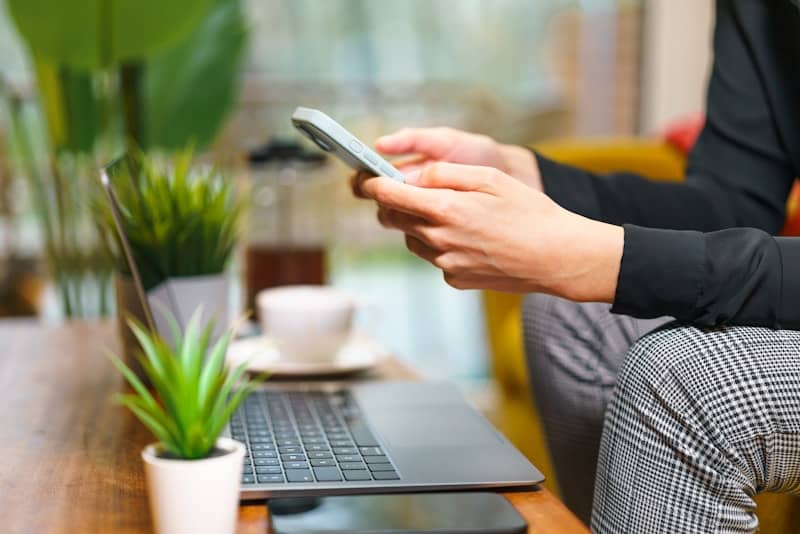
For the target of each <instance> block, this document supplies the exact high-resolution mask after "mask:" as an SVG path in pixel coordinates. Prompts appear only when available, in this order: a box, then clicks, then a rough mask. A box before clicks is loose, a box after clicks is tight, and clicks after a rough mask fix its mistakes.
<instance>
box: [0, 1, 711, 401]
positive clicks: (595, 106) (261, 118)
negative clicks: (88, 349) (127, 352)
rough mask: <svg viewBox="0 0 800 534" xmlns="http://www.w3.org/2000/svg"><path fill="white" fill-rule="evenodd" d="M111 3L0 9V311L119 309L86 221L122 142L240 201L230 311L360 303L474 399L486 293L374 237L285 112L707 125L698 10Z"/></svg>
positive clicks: (482, 126)
mask: <svg viewBox="0 0 800 534" xmlns="http://www.w3.org/2000/svg"><path fill="white" fill-rule="evenodd" d="M119 4H130V5H128V6H127V7H125V6H124V5H123V6H122V7H119ZM111 5H112V4H111V3H103V2H82V1H78V0H19V1H17V0H6V1H4V2H2V3H0V315H2V316H6V317H17V318H21V319H20V320H45V321H62V320H68V319H70V318H75V317H98V316H103V315H108V314H110V313H112V312H113V309H114V306H113V291H111V290H110V289H109V284H110V274H109V273H110V268H109V266H108V262H107V261H106V260H105V259H104V257H103V255H102V254H99V253H97V251H96V249H97V245H98V243H97V237H96V236H95V232H94V230H93V222H92V220H91V216H89V215H87V213H88V212H87V210H86V209H85V206H86V199H87V198H89V197H90V196H91V194H92V191H91V190H92V187H93V184H94V180H95V172H94V169H96V167H97V166H98V165H100V164H102V163H104V162H105V161H108V160H109V159H111V158H112V157H113V156H114V155H116V154H117V153H119V152H120V151H121V150H123V149H124V146H125V144H126V140H127V139H134V140H135V141H136V142H137V144H138V145H139V146H141V147H142V148H144V149H146V150H154V151H158V150H163V151H170V150H175V149H178V148H181V147H183V146H185V145H186V144H192V145H193V146H194V149H195V151H196V153H198V154H199V155H201V156H202V157H203V158H204V159H206V160H208V161H213V162H215V163H217V164H219V165H221V166H223V167H224V168H225V169H226V171H227V172H229V174H230V176H231V179H234V180H237V181H239V182H241V183H242V184H243V185H242V187H243V190H244V191H247V195H248V196H249V199H250V202H251V210H250V213H249V215H248V225H247V229H246V233H245V237H244V239H243V243H242V246H241V251H240V253H239V254H238V255H237V260H236V262H235V263H234V265H232V266H231V268H230V272H231V277H232V278H233V279H234V280H236V281H237V283H236V284H234V287H235V294H234V295H233V296H232V299H233V301H234V302H235V303H237V305H239V306H242V307H245V306H246V305H247V302H248V288H250V291H249V292H250V293H252V292H253V288H254V287H263V286H267V285H273V284H275V283H282V282H297V281H319V282H322V281H328V282H330V283H332V284H333V285H335V286H339V287H343V288H347V289H349V290H352V291H354V292H356V293H358V294H359V295H362V296H363V297H364V298H365V300H367V301H368V302H369V303H370V306H369V309H370V312H369V314H364V315H368V317H364V318H363V319H364V322H363V328H370V329H372V331H373V332H374V335H375V336H376V337H377V338H378V339H379V340H380V342H381V343H382V344H383V345H384V346H385V347H386V348H387V349H388V350H389V351H391V352H392V353H393V354H396V355H397V356H399V357H400V358H402V359H404V360H406V361H408V362H410V363H412V364H413V365H415V366H416V367H417V368H418V369H420V370H421V371H422V372H423V373H425V374H427V375H429V376H431V377H444V378H450V379H455V380H456V381H458V382H460V383H461V384H463V385H464V386H465V387H467V388H474V389H475V391H480V392H489V393H486V394H487V395H490V394H491V393H490V392H491V388H486V387H485V386H486V384H487V383H489V382H488V381H489V380H490V372H489V363H488V362H489V358H488V351H489V348H488V344H487V335H486V329H485V325H484V322H485V321H484V311H483V304H482V300H481V294H480V293H479V292H473V291H466V292H464V291H456V290H453V289H451V288H449V287H448V286H447V285H446V284H444V282H443V281H442V277H441V274H440V273H439V272H437V271H436V270H435V269H433V268H432V267H430V266H429V265H427V264H425V263H423V262H422V261H420V260H417V259H416V258H415V257H413V256H411V255H410V254H409V253H407V252H406V251H405V249H404V247H403V241H402V236H400V235H397V234H395V233H391V232H387V231H385V230H383V229H381V228H380V226H379V225H378V224H377V222H376V220H375V216H374V208H373V206H371V205H370V204H369V203H367V202H364V201H358V200H356V199H353V198H352V197H351V195H350V193H349V190H348V188H347V183H346V179H345V177H346V175H347V171H346V169H344V168H343V167H342V166H341V165H340V164H338V163H337V162H334V161H331V160H329V159H322V157H321V156H320V155H319V154H317V153H316V152H315V149H314V147H313V146H311V145H310V144H307V143H306V142H305V141H303V140H301V139H300V138H299V136H298V135H297V134H296V133H295V131H294V130H293V128H292V127H291V125H290V122H289V116H290V114H291V111H292V110H293V109H294V107H295V106H297V105H304V106H309V107H316V108H319V109H322V110H325V111H326V112H327V113H328V114H330V115H331V116H333V117H334V118H336V119H337V120H338V121H340V122H341V123H342V124H344V125H346V127H348V128H349V129H350V130H351V131H353V133H355V134H356V135H358V136H359V137H361V138H363V139H365V140H372V139H374V138H375V137H376V136H377V135H379V134H382V133H388V132H390V131H392V130H394V129H396V128H399V127H402V126H426V125H431V126H434V125H448V126H453V127H457V128H463V129H467V130H471V131H476V132H482V133H486V134H489V135H492V136H493V137H495V138H496V139H498V140H500V141H503V142H513V143H519V144H535V143H539V142H541V141H543V140H548V139H557V138H558V139H563V138H586V137H591V138H603V139H609V138H614V139H616V138H637V139H638V138H653V137H658V136H660V135H662V134H663V132H664V129H665V128H666V127H667V125H668V124H670V123H671V122H672V121H674V120H676V119H680V118H681V117H685V116H687V115H690V114H693V113H697V112H700V111H701V110H702V106H703V93H704V84H705V79H706V76H707V70H708V62H709V49H710V30H711V25H712V2H711V0H650V1H648V2H640V1H635V0H616V1H615V0H569V1H568V0H536V1H523V0H393V1H391V2H388V1H374V0H373V1H367V0H325V1H321V0H171V1H170V2H166V3H165V2H159V1H154V0H141V1H139V2H127V3H124V2H118V3H115V4H113V6H115V7H114V8H113V9H112V8H111V7H109V6H111ZM104 6H105V8H104ZM43 13H47V14H49V15H48V16H42V14H43ZM51 15H52V16H51ZM297 143H300V147H298V146H297Z"/></svg>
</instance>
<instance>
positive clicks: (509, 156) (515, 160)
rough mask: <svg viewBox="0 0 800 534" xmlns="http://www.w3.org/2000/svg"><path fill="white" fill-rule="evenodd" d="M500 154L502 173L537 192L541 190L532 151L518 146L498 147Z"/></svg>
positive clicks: (540, 181) (540, 180)
mask: <svg viewBox="0 0 800 534" xmlns="http://www.w3.org/2000/svg"><path fill="white" fill-rule="evenodd" d="M500 154H501V158H502V160H503V167H504V168H503V169H502V171H503V172H505V173H506V174H508V175H510V176H513V177H514V178H516V179H517V180H519V181H521V182H523V183H524V184H526V185H528V186H530V187H532V188H534V189H536V190H537V191H541V190H542V179H541V176H540V174H539V166H538V165H537V164H536V157H535V156H534V154H533V151H531V150H528V149H527V148H525V147H521V146H518V145H500Z"/></svg>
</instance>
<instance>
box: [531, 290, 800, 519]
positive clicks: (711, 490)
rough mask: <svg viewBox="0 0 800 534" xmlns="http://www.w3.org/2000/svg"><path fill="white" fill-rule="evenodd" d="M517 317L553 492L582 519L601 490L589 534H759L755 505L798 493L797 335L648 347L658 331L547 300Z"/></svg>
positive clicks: (666, 333)
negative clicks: (760, 497) (769, 496)
mask: <svg viewBox="0 0 800 534" xmlns="http://www.w3.org/2000/svg"><path fill="white" fill-rule="evenodd" d="M523 315H524V326H525V334H526V336H525V339H526V350H527V353H528V354H527V355H528V364H529V371H530V373H531V380H532V382H533V388H534V393H535V394H536V401H537V404H538V407H539V410H540V412H541V413H542V420H543V423H544V426H545V432H546V434H547V438H548V444H549V445H550V448H551V454H552V456H553V459H554V464H555V468H556V472H557V475H558V478H559V483H560V484H561V486H562V492H563V494H564V496H565V500H566V502H567V504H568V505H569V506H570V507H571V508H573V510H575V511H576V512H577V513H578V514H579V516H581V517H582V518H587V519H588V511H589V508H590V507H589V504H588V503H590V502H591V493H592V487H594V507H593V508H594V511H593V515H592V519H591V525H592V530H593V531H595V532H601V533H623V532H633V533H650V532H669V533H675V532H753V531H754V530H756V529H757V526H758V522H757V518H756V516H755V505H754V503H753V500H752V497H753V495H755V494H756V493H757V492H760V491H774V492H791V493H795V494H800V332H793V331H773V330H768V329H762V328H721V329H714V330H705V331H703V330H699V329H696V328H692V327H675V328H669V325H667V327H662V329H660V330H657V331H655V332H653V333H650V334H647V335H644V334H646V333H647V332H648V330H650V329H652V328H654V327H657V326H659V324H661V323H663V322H664V321H663V320H653V321H640V320H637V319H633V318H630V317H624V316H617V315H612V314H610V313H609V312H608V306H606V305H601V304H577V303H573V302H569V301H565V300H562V299H557V298H554V297H548V296H544V295H535V296H529V297H528V298H527V299H526V303H525V308H524V314H523ZM642 335H644V337H642V338H641V339H640V340H639V341H638V342H636V343H635V344H633V346H632V347H631V348H630V350H627V348H628V347H629V346H630V344H631V343H633V342H634V340H636V338H637V337H639V336H642ZM623 361H624V364H623ZM620 365H621V369H620ZM610 378H611V382H616V387H613V388H610V387H609V382H610V380H609V379H610ZM609 399H610V404H608V405H607V402H608V401H609ZM603 413H605V423H604V425H602V414H603ZM601 428H602V429H603V430H602V440H600V432H601ZM598 448H599V460H597V458H598V456H597V455H598ZM595 461H597V479H596V482H595V480H594V477H593V474H594V469H593V468H594V462H595ZM590 464H591V465H590Z"/></svg>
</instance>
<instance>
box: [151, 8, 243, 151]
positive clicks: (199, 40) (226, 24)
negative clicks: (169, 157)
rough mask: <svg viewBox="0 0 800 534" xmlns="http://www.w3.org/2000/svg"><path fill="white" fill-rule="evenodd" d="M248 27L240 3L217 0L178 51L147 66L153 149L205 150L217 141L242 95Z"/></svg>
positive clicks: (178, 46) (175, 47) (178, 45)
mask: <svg viewBox="0 0 800 534" xmlns="http://www.w3.org/2000/svg"><path fill="white" fill-rule="evenodd" d="M246 44H247V27H246V25H245V21H244V16H243V13H242V9H241V6H240V2H239V0H217V1H216V2H215V3H214V5H213V6H212V7H211V9H210V11H209V14H208V16H207V17H206V18H205V19H204V20H203V22H202V23H201V24H200V25H199V26H198V27H197V28H195V29H194V31H193V32H191V34H189V35H188V36H187V37H186V38H185V39H183V40H182V41H181V42H180V43H178V44H177V45H176V46H174V47H172V48H170V49H169V50H166V51H164V52H163V53H162V54H159V55H157V56H155V57H152V58H151V59H149V60H148V61H147V63H146V66H145V81H144V99H143V100H144V110H145V132H146V134H145V139H146V140H147V143H148V146H149V147H162V148H166V149H182V148H183V147H185V146H186V144H187V143H188V142H193V143H194V144H195V146H196V148H197V149H198V150H202V149H203V148H205V147H206V146H208V144H209V143H211V142H212V141H213V140H214V137H215V136H216V134H217V132H218V130H219V128H220V125H221V124H222V121H223V119H224V118H225V116H226V115H227V114H228V113H229V112H230V111H231V109H232V108H233V106H234V104H235V102H236V99H237V96H238V92H239V72H240V69H241V65H242V62H243V59H244V55H245V51H246Z"/></svg>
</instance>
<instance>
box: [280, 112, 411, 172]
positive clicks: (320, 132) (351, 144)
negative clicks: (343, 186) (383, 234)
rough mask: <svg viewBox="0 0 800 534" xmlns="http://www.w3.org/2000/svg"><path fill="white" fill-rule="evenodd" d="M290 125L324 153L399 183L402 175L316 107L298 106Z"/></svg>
mask: <svg viewBox="0 0 800 534" xmlns="http://www.w3.org/2000/svg"><path fill="white" fill-rule="evenodd" d="M292 124H294V127H295V128H297V129H298V130H300V132H302V134H303V135H305V136H306V137H308V138H309V139H311V140H312V141H314V143H315V144H316V145H317V146H318V147H320V148H321V149H322V150H324V151H325V152H330V153H331V154H333V155H335V156H336V157H338V158H339V159H340V160H342V161H343V162H345V163H346V164H347V165H349V166H350V167H351V168H353V169H355V170H357V171H364V172H368V173H370V174H374V175H376V176H386V177H388V178H391V179H393V180H397V181H398V182H403V181H405V179H404V178H403V174H402V173H401V172H400V171H398V170H397V169H395V168H394V167H393V166H392V165H391V164H390V163H389V162H388V161H386V160H385V159H383V158H382V157H380V156H379V155H378V154H376V153H375V152H374V151H372V150H370V148H369V147H368V146H367V145H366V144H365V143H364V142H363V141H361V140H360V139H358V138H357V137H356V136H355V135H353V134H351V133H350V132H348V131H347V130H346V129H345V128H344V127H343V126H342V125H341V124H339V123H338V122H336V121H335V120H333V119H332V118H330V117H328V116H327V115H326V114H324V113H323V112H321V111H319V110H317V109H311V108H304V107H299V108H297V109H295V110H294V113H293V114H292Z"/></svg>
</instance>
